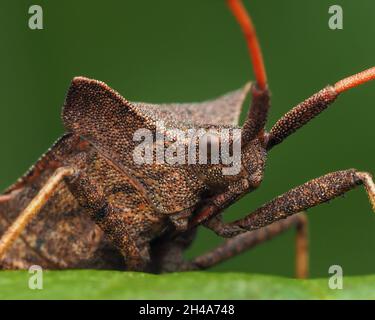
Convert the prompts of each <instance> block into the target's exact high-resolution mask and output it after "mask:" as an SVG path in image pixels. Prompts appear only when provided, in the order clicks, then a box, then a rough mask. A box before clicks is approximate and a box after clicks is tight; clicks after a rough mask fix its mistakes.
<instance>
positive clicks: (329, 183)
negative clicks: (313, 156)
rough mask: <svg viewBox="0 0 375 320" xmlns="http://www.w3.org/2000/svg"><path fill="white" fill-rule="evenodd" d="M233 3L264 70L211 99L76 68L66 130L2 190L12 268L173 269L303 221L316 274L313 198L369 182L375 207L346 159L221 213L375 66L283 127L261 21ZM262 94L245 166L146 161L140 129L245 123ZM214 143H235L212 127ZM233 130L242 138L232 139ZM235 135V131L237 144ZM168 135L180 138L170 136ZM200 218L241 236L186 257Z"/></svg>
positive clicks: (1, 220) (247, 134)
mask: <svg viewBox="0 0 375 320" xmlns="http://www.w3.org/2000/svg"><path fill="white" fill-rule="evenodd" d="M228 4H229V7H230V8H231V10H232V12H233V13H234V15H235V17H236V18H237V20H238V22H239V23H240V26H241V27H242V29H243V31H244V34H245V36H246V40H247V43H248V46H249V50H250V56H251V58H252V61H253V66H254V71H255V77H256V81H255V82H254V83H252V84H251V85H249V84H248V85H245V86H243V87H242V88H241V89H239V90H236V91H232V92H230V93H228V94H226V95H223V96H221V97H219V98H217V99H214V100H209V101H206V102H203V103H190V104H189V103H184V104H163V105H152V104H146V103H132V102H129V101H127V100H125V99H124V98H123V97H122V96H120V95H119V94H118V93H117V92H115V91H114V90H112V89H111V88H109V87H108V86H107V85H106V84H104V83H102V82H100V81H97V80H91V79H88V78H84V77H77V78H74V79H73V81H72V83H71V86H70V88H69V90H68V93H67V96H66V100H65V103H64V107H63V112H62V121H63V124H64V126H65V128H66V133H65V134H64V135H63V136H62V137H61V138H60V139H59V140H58V141H57V142H56V143H55V144H54V146H53V147H52V148H51V149H50V150H49V151H48V152H47V153H46V154H45V155H44V156H43V157H42V158H41V159H40V160H39V161H38V162H37V163H36V164H35V165H34V166H33V167H32V168H31V170H30V171H29V172H28V173H27V174H26V175H25V176H24V177H22V178H21V179H20V180H19V181H18V182H16V183H15V184H14V185H13V186H11V187H10V188H8V189H7V190H6V191H5V192H4V194H3V195H1V196H0V234H2V238H1V240H0V266H1V267H2V268H7V269H19V268H28V267H29V266H30V265H31V264H38V265H41V266H43V267H44V268H51V269H62V268H97V269H119V270H138V271H149V272H166V271H179V270H196V269H204V268H208V267H210V266H212V265H215V264H217V263H219V262H221V261H224V260H226V259H229V258H230V257H232V256H234V255H236V254H238V253H240V252H243V251H244V250H247V249H249V248H251V247H253V246H255V245H256V244H258V243H260V242H262V241H265V240H267V239H269V238H271V237H274V236H276V235H278V234H279V233H281V232H283V231H284V230H286V229H288V228H290V227H296V229H297V276H299V277H304V276H306V275H307V263H308V261H307V240H306V234H307V229H306V228H307V221H306V217H305V215H304V214H303V213H302V212H303V210H305V209H307V208H310V207H314V206H316V205H318V204H321V203H323V202H326V201H328V200H330V199H333V198H335V197H337V196H339V195H342V194H344V193H345V192H347V191H349V190H351V189H353V188H355V187H357V186H358V185H364V186H365V189H366V191H367V193H368V195H369V198H370V202H371V203H372V205H373V207H374V208H375V185H374V183H373V181H372V177H371V175H370V174H369V173H366V172H359V171H357V170H355V169H349V170H343V171H337V172H333V173H329V174H326V175H324V176H322V177H319V178H316V179H314V180H311V181H309V182H307V183H305V184H303V185H301V186H298V187H296V188H294V189H292V190H290V191H288V192H286V193H285V194H283V195H281V196H279V197H277V198H275V199H273V200H271V201H270V202H268V203H266V204H265V205H263V206H262V207H260V208H259V209H257V210H255V211H254V212H253V213H251V214H248V215H246V216H245V217H244V218H242V219H239V220H237V221H234V222H231V223H224V222H223V221H222V219H221V213H222V212H223V210H224V209H226V208H227V207H229V206H230V205H231V204H232V203H234V202H235V201H237V200H238V199H239V198H241V197H242V196H243V195H245V194H247V193H249V192H251V191H253V190H255V189H256V188H258V187H259V186H260V184H261V182H262V179H263V172H264V169H265V163H266V158H267V153H268V152H270V151H271V149H272V148H273V147H274V146H276V145H278V144H280V143H281V142H283V141H284V140H285V139H286V138H287V137H288V136H289V135H291V134H292V133H294V132H295V131H297V130H298V129H299V128H301V127H302V126H303V125H305V124H306V123H308V122H309V121H310V120H311V119H313V118H314V117H315V116H317V115H318V114H320V113H321V112H322V111H323V110H325V109H326V108H327V107H328V106H329V105H331V104H332V103H333V102H334V101H335V100H336V99H337V97H338V95H339V94H341V93H342V92H344V91H346V90H348V89H350V88H352V87H355V86H357V85H360V84H362V83H364V82H367V81H369V80H372V79H374V78H375V68H370V69H368V70H366V71H363V72H361V73H359V74H357V75H355V76H352V77H348V78H346V79H344V80H341V81H339V82H337V83H336V84H334V85H332V86H328V87H326V88H324V89H322V90H321V91H319V92H318V93H316V94H314V95H313V96H311V97H310V98H308V99H306V100H305V101H303V102H302V103H300V104H298V105H297V106H296V107H294V108H293V109H291V111H289V112H288V113H287V114H286V115H284V116H283V117H282V118H281V119H280V120H279V121H277V122H276V124H274V126H273V127H272V129H271V130H270V131H269V132H267V131H266V130H265V125H266V121H267V114H268V112H269V109H270V93H269V90H268V86H267V77H266V73H265V67H264V64H263V59H262V55H261V52H260V47H259V44H258V41H257V38H256V35H255V29H254V27H253V25H252V22H251V20H250V18H249V17H248V16H247V15H246V12H245V10H244V7H243V6H242V4H241V2H240V1H238V0H228ZM248 94H251V97H252V102H251V106H250V109H249V112H248V116H247V119H246V121H245V123H244V125H243V126H242V131H241V137H240V140H241V163H240V170H239V172H238V173H237V174H235V175H225V174H223V170H222V169H223V168H225V167H226V165H225V164H222V163H217V164H216V163H215V164H213V163H208V164H199V163H198V164H189V163H185V164H179V163H178V164H170V163H144V164H138V163H135V162H134V159H133V150H134V149H135V148H136V147H137V142H136V141H134V134H135V133H136V131H137V130H138V129H140V128H144V129H147V130H149V131H151V132H153V133H154V134H156V123H157V122H159V121H163V122H164V123H165V124H166V131H168V130H171V129H179V130H182V131H188V130H189V129H191V128H205V129H215V130H217V131H218V132H219V131H220V130H222V129H233V130H234V129H236V128H239V126H238V118H239V114H240V110H241V108H242V105H243V102H244V100H245V98H246V97H247V95H248ZM210 139H211V140H210V141H211V143H212V144H215V143H218V144H223V141H220V137H215V136H212V137H211V138H210ZM229 140H230V139H229ZM234 142H235V141H234V139H232V140H230V141H229V143H230V144H231V145H233V144H234ZM163 147H164V148H167V147H168V143H166V144H165V145H163ZM200 226H203V227H206V228H209V229H212V230H213V231H214V232H216V233H217V234H218V235H220V236H222V237H225V238H230V239H228V240H227V241H226V242H224V243H223V244H222V245H221V246H220V247H218V248H216V249H213V250H212V251H211V252H208V253H207V254H204V255H202V256H200V257H197V258H195V259H193V260H192V261H185V260H184V259H183V252H184V250H185V249H186V248H187V247H188V246H189V245H190V244H191V242H192V241H193V240H194V237H195V232H196V229H197V228H198V227H200Z"/></svg>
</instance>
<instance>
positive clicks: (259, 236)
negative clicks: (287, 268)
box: [184, 213, 309, 279]
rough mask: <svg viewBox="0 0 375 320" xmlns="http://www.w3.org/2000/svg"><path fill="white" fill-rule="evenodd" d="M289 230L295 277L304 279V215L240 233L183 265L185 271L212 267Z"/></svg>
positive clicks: (305, 229)
mask: <svg viewBox="0 0 375 320" xmlns="http://www.w3.org/2000/svg"><path fill="white" fill-rule="evenodd" d="M290 228H295V229H296V240H295V241H296V242H295V243H296V264H295V268H296V269H295V273H296V277H297V278H300V279H302V278H306V277H307V276H308V272H309V271H308V269H309V267H308V263H309V252H308V228H307V217H306V215H305V214H304V213H300V214H297V215H294V216H291V217H289V218H287V219H285V220H282V221H278V222H275V223H273V224H271V225H269V226H266V227H264V228H261V229H259V230H255V231H251V232H246V233H242V234H240V235H237V236H236V237H233V238H231V239H228V240H226V241H225V242H224V243H223V244H221V245H219V246H218V247H216V248H214V249H213V250H211V251H209V252H207V253H205V254H203V255H201V256H198V257H196V258H195V259H193V260H192V261H190V263H189V264H185V265H184V267H185V270H199V269H207V268H210V267H213V266H215V265H217V264H219V263H221V262H224V261H226V260H229V259H230V258H233V257H235V256H237V255H239V254H241V253H243V252H245V251H247V250H250V249H252V248H254V247H255V246H257V245H259V244H262V243H264V242H266V241H267V240H271V239H273V238H274V237H276V236H277V235H279V234H281V233H283V232H284V231H287V230H289V229H290Z"/></svg>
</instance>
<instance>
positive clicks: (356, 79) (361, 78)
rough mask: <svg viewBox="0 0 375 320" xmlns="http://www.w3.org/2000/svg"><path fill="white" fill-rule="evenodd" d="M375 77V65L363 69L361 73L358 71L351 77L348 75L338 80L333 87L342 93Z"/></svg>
mask: <svg viewBox="0 0 375 320" xmlns="http://www.w3.org/2000/svg"><path fill="white" fill-rule="evenodd" d="M374 79H375V67H372V68H370V69H367V70H365V71H362V72H360V73H357V74H355V75H352V76H350V77H347V78H345V79H342V80H340V81H338V82H336V83H335V85H334V86H333V87H334V89H335V91H336V92H337V93H341V92H344V91H346V90H349V89H351V88H354V87H357V86H359V85H361V84H363V83H366V82H368V81H371V80H374Z"/></svg>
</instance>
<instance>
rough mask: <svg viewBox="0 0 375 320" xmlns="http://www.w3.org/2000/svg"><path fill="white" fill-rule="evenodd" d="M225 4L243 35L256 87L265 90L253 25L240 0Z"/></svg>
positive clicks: (263, 68)
mask: <svg viewBox="0 0 375 320" xmlns="http://www.w3.org/2000/svg"><path fill="white" fill-rule="evenodd" d="M227 3H228V6H229V8H230V10H231V11H232V13H233V15H234V16H235V18H236V20H237V22H238V23H239V25H240V26H241V29H242V31H243V33H244V35H245V38H246V42H247V46H248V48H249V52H250V57H251V61H252V64H253V68H254V73H255V79H256V82H257V85H258V87H259V89H261V90H265V89H266V87H267V75H266V69H265V67H264V62H263V56H262V51H261V49H260V46H259V42H258V38H257V35H256V32H255V28H254V24H253V22H252V21H251V18H250V16H249V14H248V13H247V11H246V9H245V7H244V6H243V4H242V2H241V0H227Z"/></svg>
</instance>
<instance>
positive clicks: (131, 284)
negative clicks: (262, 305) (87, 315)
mask: <svg viewBox="0 0 375 320" xmlns="http://www.w3.org/2000/svg"><path fill="white" fill-rule="evenodd" d="M30 276H31V274H29V273H28V272H26V271H2V272H0V299H374V298H375V290H374V288H375V276H357V277H344V288H343V289H342V290H332V289H330V288H329V287H328V278H327V279H310V280H297V279H288V278H282V277H276V276H266V275H253V274H245V273H212V272H187V273H174V274H164V275H151V274H144V273H136V272H114V271H92V270H79V271H78V270H70V271H45V272H44V274H43V289H42V290H31V289H29V287H28V283H29V278H30Z"/></svg>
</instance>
